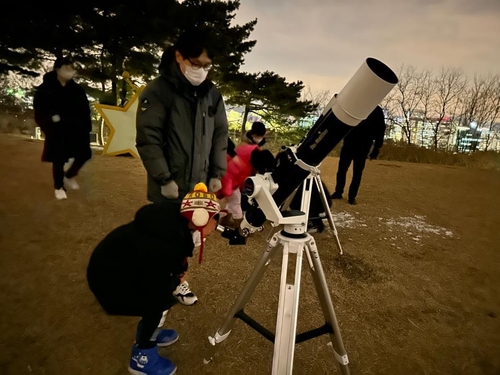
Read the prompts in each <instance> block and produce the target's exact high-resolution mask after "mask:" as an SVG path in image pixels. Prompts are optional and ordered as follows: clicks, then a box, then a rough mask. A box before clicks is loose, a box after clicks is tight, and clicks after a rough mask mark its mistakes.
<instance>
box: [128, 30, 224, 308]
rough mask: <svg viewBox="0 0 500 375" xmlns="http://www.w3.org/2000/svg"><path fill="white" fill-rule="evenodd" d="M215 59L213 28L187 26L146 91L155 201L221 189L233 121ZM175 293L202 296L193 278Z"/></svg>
mask: <svg viewBox="0 0 500 375" xmlns="http://www.w3.org/2000/svg"><path fill="white" fill-rule="evenodd" d="M214 58H215V56H214V48H213V41H212V35H211V34H210V32H208V31H207V30H206V29H203V28H193V29H190V30H187V31H186V32H184V33H182V34H181V35H180V36H179V38H178V39H177V41H176V43H175V44H174V45H173V46H172V47H170V48H168V49H167V50H166V51H165V52H164V53H163V55H162V58H161V63H160V66H159V71H160V76H159V77H157V78H156V79H154V80H153V81H152V82H150V83H149V84H148V85H147V86H146V87H145V89H144V90H143V91H142V93H141V95H140V98H139V106H138V109H137V117H136V128H137V135H136V146H137V150H138V152H139V155H140V157H141V159H142V162H143V164H144V167H145V169H146V172H147V195H148V199H149V201H151V202H153V203H161V202H165V201H168V200H173V201H177V202H179V201H180V199H181V198H182V197H183V196H184V195H185V194H186V193H187V192H189V191H191V190H192V189H193V187H194V185H195V184H196V183H197V182H199V181H201V182H204V183H205V184H206V185H207V186H208V189H209V191H210V192H211V193H216V192H218V191H219V190H220V188H221V179H222V176H224V174H225V173H226V164H227V163H226V152H227V140H228V122H227V117H226V111H225V106H224V100H223V99H222V96H221V94H220V93H219V91H218V90H217V89H216V88H215V86H214V84H213V83H212V82H211V81H210V80H208V79H207V75H208V72H209V71H210V69H211V68H212V62H213V59H214ZM194 236H195V237H199V234H198V233H195V234H194ZM174 295H175V296H176V297H177V298H178V299H179V301H180V302H181V303H182V304H185V305H192V304H194V303H195V302H196V301H198V298H197V297H196V295H195V294H194V293H193V292H192V291H191V290H190V287H189V284H188V282H187V281H184V282H183V283H181V284H180V285H179V286H178V287H177V289H176V290H175V291H174Z"/></svg>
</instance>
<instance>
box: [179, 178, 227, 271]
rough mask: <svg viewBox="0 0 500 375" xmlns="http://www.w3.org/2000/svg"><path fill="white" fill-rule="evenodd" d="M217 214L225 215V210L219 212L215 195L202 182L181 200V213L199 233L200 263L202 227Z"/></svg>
mask: <svg viewBox="0 0 500 375" xmlns="http://www.w3.org/2000/svg"><path fill="white" fill-rule="evenodd" d="M217 214H219V215H220V216H225V212H221V209H220V204H219V202H218V201H217V197H216V196H215V194H213V193H209V192H208V188H207V186H206V185H205V184H204V183H203V182H200V183H198V184H196V185H195V187H194V189H193V191H191V192H189V193H187V194H186V196H185V197H184V199H183V200H182V204H181V215H182V216H184V217H185V218H186V219H188V220H189V221H190V222H191V223H192V224H193V226H194V227H195V228H196V230H198V231H200V234H201V238H202V240H201V246H200V256H199V262H200V263H201V260H202V258H203V245H204V240H203V228H205V226H206V225H207V224H208V223H209V221H210V219H212V218H213V217H214V216H215V215H217Z"/></svg>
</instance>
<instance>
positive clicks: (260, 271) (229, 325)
mask: <svg viewBox="0 0 500 375" xmlns="http://www.w3.org/2000/svg"><path fill="white" fill-rule="evenodd" d="M278 241H279V239H278V235H275V236H274V237H273V238H272V239H271V240H270V241H269V243H268V245H267V248H266V251H265V252H264V254H262V256H261V258H260V260H259V262H258V263H257V265H256V266H255V268H254V270H253V272H252V274H251V275H250V277H249V278H248V280H247V282H246V284H245V286H244V287H243V290H242V291H241V292H240V295H239V296H238V298H237V300H236V302H235V303H234V305H233V307H232V308H231V310H230V311H229V312H228V313H227V314H226V316H225V317H224V321H223V323H222V325H221V326H220V328H219V329H218V330H217V331H216V332H215V334H214V335H213V336H209V337H208V341H209V342H210V344H211V345H212V346H211V349H210V350H209V353H208V354H207V355H206V357H205V359H204V363H205V364H206V363H208V362H210V361H211V360H212V358H213V356H214V354H215V351H216V344H218V343H220V342H222V341H224V340H225V339H226V338H227V337H228V336H229V334H230V333H231V330H232V329H233V327H234V324H235V323H236V319H237V314H238V312H239V311H241V310H243V308H244V307H245V305H246V304H247V303H248V301H249V300H250V298H251V297H252V294H253V292H254V291H255V288H256V287H257V285H258V284H259V282H260V280H261V279H262V276H264V272H265V270H266V267H267V266H268V265H269V263H270V261H271V259H272V258H273V257H274V256H275V254H276V252H277V250H278V248H279V247H277V245H278Z"/></svg>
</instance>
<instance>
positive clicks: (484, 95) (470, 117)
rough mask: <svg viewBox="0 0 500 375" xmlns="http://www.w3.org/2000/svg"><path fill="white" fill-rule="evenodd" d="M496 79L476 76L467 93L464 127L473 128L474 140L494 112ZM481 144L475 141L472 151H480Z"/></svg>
mask: <svg viewBox="0 0 500 375" xmlns="http://www.w3.org/2000/svg"><path fill="white" fill-rule="evenodd" d="M495 83H496V77H493V76H488V77H481V76H478V75H475V76H474V79H473V81H472V84H471V85H470V86H469V87H468V89H467V90H466V91H465V95H464V111H463V115H462V119H461V120H462V121H461V123H462V126H464V127H470V128H471V132H472V134H471V136H472V139H477V138H478V136H479V131H480V130H479V129H481V128H483V127H484V125H485V124H486V123H487V122H488V120H489V118H490V116H491V112H492V102H491V99H492V95H493V93H494V90H495ZM478 146H479V142H478V141H474V142H473V144H472V145H471V150H472V151H476V150H477V149H478Z"/></svg>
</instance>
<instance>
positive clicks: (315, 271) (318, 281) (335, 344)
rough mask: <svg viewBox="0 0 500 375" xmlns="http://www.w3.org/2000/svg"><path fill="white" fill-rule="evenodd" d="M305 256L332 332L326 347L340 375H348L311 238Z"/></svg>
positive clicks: (344, 356) (329, 300)
mask: <svg viewBox="0 0 500 375" xmlns="http://www.w3.org/2000/svg"><path fill="white" fill-rule="evenodd" d="M306 254H307V259H308V261H309V265H310V268H311V273H312V277H313V280H314V284H315V286H316V292H317V293H318V297H319V302H320V305H321V309H322V310H323V315H324V317H325V323H326V324H328V325H329V326H330V327H331V329H332V332H331V333H330V340H331V342H330V343H329V344H328V345H329V346H330V347H331V349H332V350H333V354H334V356H335V359H336V360H337V361H338V362H339V363H340V370H341V372H342V374H344V375H349V373H350V372H349V367H347V366H348V364H349V359H348V357H347V352H346V350H345V348H344V342H343V341H342V336H341V335H340V328H339V325H338V322H337V317H336V316H335V310H334V309H333V303H332V298H331V296H330V291H329V290H328V285H327V283H326V278H325V273H324V271H323V266H322V264H321V260H320V258H319V252H318V248H317V247H316V242H315V240H314V238H313V237H311V238H310V241H309V242H308V244H307V245H306Z"/></svg>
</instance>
